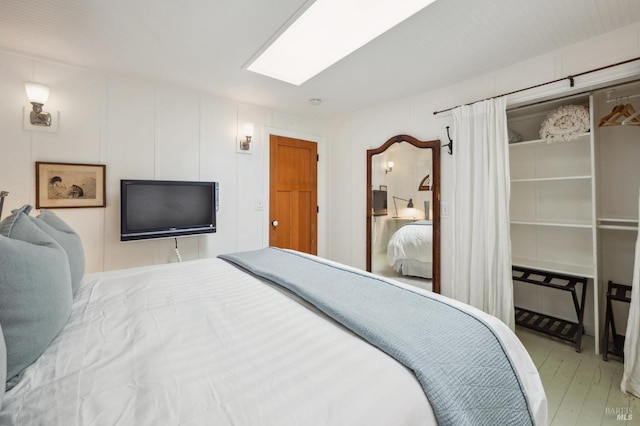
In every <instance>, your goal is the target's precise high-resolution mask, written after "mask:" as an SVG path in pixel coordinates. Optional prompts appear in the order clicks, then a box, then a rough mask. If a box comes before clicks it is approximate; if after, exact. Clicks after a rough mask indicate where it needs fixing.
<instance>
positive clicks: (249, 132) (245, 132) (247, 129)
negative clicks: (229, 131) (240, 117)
mask: <svg viewBox="0 0 640 426" xmlns="http://www.w3.org/2000/svg"><path fill="white" fill-rule="evenodd" d="M242 136H249V137H253V123H249V122H247V123H244V125H243V126H242Z"/></svg>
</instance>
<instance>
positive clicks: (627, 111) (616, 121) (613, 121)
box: [598, 104, 636, 127]
mask: <svg viewBox="0 0 640 426" xmlns="http://www.w3.org/2000/svg"><path fill="white" fill-rule="evenodd" d="M635 113H636V110H635V109H634V108H633V105H631V104H626V105H624V107H623V108H622V110H620V111H619V112H617V113H615V114H613V115H612V116H611V117H609V118H608V119H607V120H605V121H604V122H602V120H600V122H601V124H599V125H598V127H602V126H619V125H621V124H622V121H624V120H625V119H626V118H628V117H630V116H632V115H633V114H635Z"/></svg>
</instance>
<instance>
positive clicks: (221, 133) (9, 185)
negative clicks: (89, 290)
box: [0, 52, 328, 272]
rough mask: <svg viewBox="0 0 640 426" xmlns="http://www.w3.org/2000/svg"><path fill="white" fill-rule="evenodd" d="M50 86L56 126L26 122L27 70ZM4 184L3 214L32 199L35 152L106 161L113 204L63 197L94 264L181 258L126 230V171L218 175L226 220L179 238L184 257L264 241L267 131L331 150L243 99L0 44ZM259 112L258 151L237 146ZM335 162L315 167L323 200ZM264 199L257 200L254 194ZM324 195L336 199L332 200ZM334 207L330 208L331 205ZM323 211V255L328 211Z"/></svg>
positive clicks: (318, 129) (295, 123)
mask: <svg viewBox="0 0 640 426" xmlns="http://www.w3.org/2000/svg"><path fill="white" fill-rule="evenodd" d="M29 80H33V81H37V82H40V83H44V84H47V85H48V86H49V87H50V88H51V94H50V97H49V101H48V102H47V103H46V105H45V110H46V111H50V112H52V111H60V122H59V130H58V132H56V133H51V132H42V131H32V130H25V129H24V128H23V108H24V107H26V108H30V107H31V106H30V104H29V103H28V100H27V98H26V94H25V91H24V81H29ZM0 91H1V92H2V93H3V97H4V101H3V102H2V104H0V189H1V190H4V191H9V193H10V194H9V196H8V197H7V198H6V199H5V206H4V214H3V217H6V216H7V215H8V214H9V212H10V211H11V209H14V208H17V207H20V206H21V205H23V204H32V205H35V162H36V161H47V162H68V163H91V164H106V173H107V207H106V208H82V209H58V210H55V213H56V214H58V215H59V216H60V217H62V218H63V220H65V221H67V222H68V223H69V224H70V225H71V226H72V227H73V228H74V229H76V231H77V232H78V233H79V234H80V236H81V237H82V241H83V244H84V248H85V252H86V257H87V271H89V272H92V271H101V270H110V269H118V268H123V267H131V266H140V265H148V264H154V263H166V262H173V261H176V259H175V254H174V251H173V248H174V240H173V239H168V240H156V241H146V242H144V241H143V242H140V241H136V242H127V243H122V242H120V240H119V227H120V220H119V211H120V199H119V197H120V195H119V184H120V179H123V178H126V179H136V178H137V179H150V178H154V179H182V180H215V181H219V182H220V211H219V213H218V214H219V216H218V232H217V233H216V234H210V235H207V236H199V237H184V238H180V239H179V240H178V241H179V248H180V252H181V255H182V258H183V260H188V259H196V258H204V257H213V256H215V255H217V254H218V253H222V252H229V251H236V250H249V249H256V248H260V247H264V246H267V245H268V242H269V241H268V207H269V205H268V198H269V193H268V176H269V171H268V146H269V145H268V135H269V133H270V132H271V133H275V134H283V135H287V136H288V135H292V134H294V135H299V136H304V137H306V138H307V139H310V140H313V141H316V142H318V143H319V151H320V152H326V148H325V146H324V141H323V138H322V134H323V128H322V126H321V125H320V124H317V123H312V122H308V121H305V120H302V119H299V118H296V117H293V116H290V115H286V114H281V113H277V112H274V111H269V110H266V109H263V108H257V107H253V106H249V105H242V104H237V103H234V102H230V101H227V100H223V99H219V98H214V97H211V96H207V95H204V94H200V93H194V92H193V91H189V90H185V89H182V88H179V87H175V86H171V85H168V84H163V83H158V82H153V81H149V80H144V79H139V78H136V77H124V76H119V75H110V74H106V73H102V72H99V71H95V70H89V69H85V68H80V67H74V66H69V65H65V64H59V63H54V62H51V61H44V60H40V59H37V58H31V57H27V56H21V55H17V54H14V53H10V52H0ZM246 121H252V122H253V123H254V124H255V129H256V130H255V132H254V133H255V135H254V138H253V141H252V145H253V148H252V151H253V152H252V154H250V155H247V154H239V153H237V152H236V141H237V133H238V130H239V128H241V127H242V124H243V123H244V122H246ZM326 175H327V165H326V164H323V163H322V162H321V163H320V167H319V179H320V185H319V190H320V193H319V198H320V200H325V201H326V200H327V195H326V193H325V192H326V184H325V181H326ZM258 198H260V199H262V200H263V201H264V208H263V210H257V209H256V199H258ZM327 204H328V203H327ZM324 216H327V215H324ZM324 216H323V215H322V214H321V216H320V217H319V235H318V242H319V250H320V254H325V255H326V253H325V252H326V250H327V246H328V243H327V227H328V226H327V220H326V218H325V217H324Z"/></svg>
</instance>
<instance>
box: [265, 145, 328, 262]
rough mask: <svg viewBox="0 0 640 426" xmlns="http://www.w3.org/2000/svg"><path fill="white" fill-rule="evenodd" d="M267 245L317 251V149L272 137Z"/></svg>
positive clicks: (314, 252)
mask: <svg viewBox="0 0 640 426" xmlns="http://www.w3.org/2000/svg"><path fill="white" fill-rule="evenodd" d="M270 148H271V151H270V178H269V214H270V224H269V229H270V230H269V245H271V246H275V247H280V248H290V249H294V250H298V251H302V252H305V253H310V254H317V252H318V241H317V239H318V236H317V234H318V232H317V226H318V146H317V144H316V143H315V142H308V141H303V140H299V139H292V138H286V137H284V136H276V135H271V137H270Z"/></svg>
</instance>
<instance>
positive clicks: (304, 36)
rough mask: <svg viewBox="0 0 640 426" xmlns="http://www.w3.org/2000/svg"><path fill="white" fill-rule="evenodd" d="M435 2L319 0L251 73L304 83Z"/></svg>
mask: <svg viewBox="0 0 640 426" xmlns="http://www.w3.org/2000/svg"><path fill="white" fill-rule="evenodd" d="M434 1H435V0H316V1H315V2H314V3H313V4H312V5H311V6H310V7H309V8H308V9H307V10H306V11H305V12H304V13H303V14H302V15H301V16H300V17H299V18H298V19H297V20H296V21H294V22H293V23H292V24H291V26H289V28H287V29H286V30H285V31H284V32H283V33H282V34H281V35H280V36H279V37H278V38H277V39H276V40H275V41H274V42H273V44H271V45H270V46H269V47H268V48H267V49H266V50H265V51H264V52H262V54H261V55H260V56H258V58H257V59H256V60H255V61H253V63H251V65H249V67H248V68H247V69H249V70H250V71H253V72H256V73H259V74H263V75H266V76H268V77H272V78H275V79H278V80H282V81H286V82H288V83H291V84H295V85H300V84H302V83H304V82H305V81H307V80H308V79H310V78H311V77H313V76H315V75H316V74H318V73H320V72H321V71H323V70H325V69H326V68H328V67H330V66H331V65H333V64H335V63H336V62H338V61H339V60H340V59H342V58H344V57H345V56H347V55H348V54H350V53H352V52H354V51H355V50H357V49H359V48H360V47H362V46H364V45H365V44H367V43H368V42H370V41H371V40H373V39H374V38H376V37H378V36H379V35H380V34H382V33H384V32H385V31H387V30H389V29H391V28H393V27H394V26H396V25H397V24H399V23H400V22H402V21H404V20H405V19H407V18H409V17H410V16H412V15H414V14H415V13H416V12H418V11H420V10H422V9H424V8H425V7H427V6H428V5H429V4H431V3H433V2H434Z"/></svg>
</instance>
